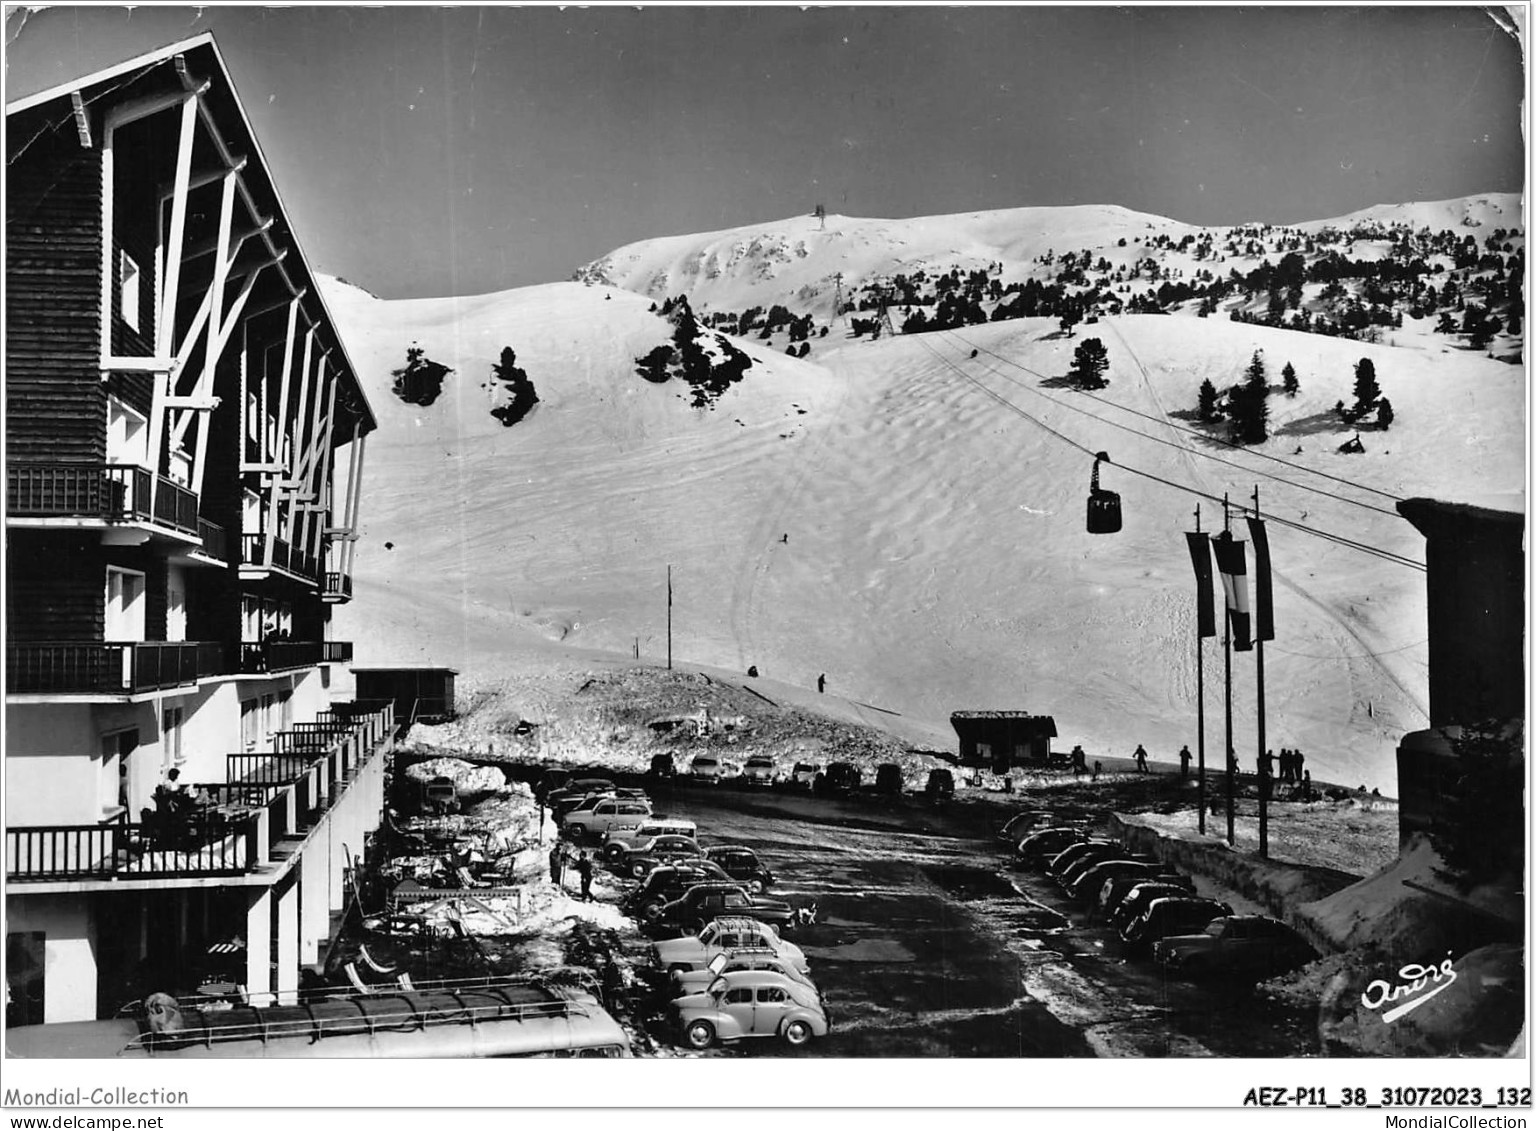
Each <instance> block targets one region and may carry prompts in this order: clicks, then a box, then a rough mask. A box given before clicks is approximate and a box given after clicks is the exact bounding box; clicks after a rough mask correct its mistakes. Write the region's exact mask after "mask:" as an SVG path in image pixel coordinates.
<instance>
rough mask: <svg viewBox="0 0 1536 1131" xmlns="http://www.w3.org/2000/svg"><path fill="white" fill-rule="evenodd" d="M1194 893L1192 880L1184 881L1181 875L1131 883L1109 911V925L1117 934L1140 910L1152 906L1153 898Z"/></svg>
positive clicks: (1137, 915) (1138, 914) (1139, 913)
mask: <svg viewBox="0 0 1536 1131" xmlns="http://www.w3.org/2000/svg"><path fill="white" fill-rule="evenodd" d="M1186 884H1187V886H1186ZM1194 894H1195V892H1194V882H1193V881H1186V880H1184V879H1183V878H1182V877H1180V878H1179V879H1177V880H1173V879H1159V880H1148V881H1146V882H1145V883H1139V884H1133V885H1132V886H1131V889H1130V891H1128V892H1127V893H1126V894H1125V897H1124V898H1123V899H1122V900H1121V901H1120V904H1119V906H1117V907H1115V908H1114V909H1113V910H1112V911H1111V912H1110V913H1109V925H1110V927H1111V928H1112V929H1113V930H1114V931H1115V933H1116V934H1118V933H1119V932H1120V930H1121V928H1123V927H1124V926H1125V925H1126V924H1127V923H1129V922H1131V921H1132V920H1133V919H1136V918H1137V917H1139V916H1140V915H1141V913H1142V912H1144V911H1145V910H1146V909H1147V908H1148V907H1150V906H1152V901H1153V900H1154V899H1167V898H1169V897H1170V896H1172V897H1175V898H1177V897H1179V896H1186V895H1194Z"/></svg>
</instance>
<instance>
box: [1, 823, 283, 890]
mask: <svg viewBox="0 0 1536 1131" xmlns="http://www.w3.org/2000/svg"><path fill="white" fill-rule="evenodd" d="M258 822H259V817H258V815H257V814H255V813H247V814H246V815H244V816H243V817H238V818H235V819H229V818H226V817H224V816H222V815H221V814H220V813H218V812H216V811H212V810H208V811H200V812H198V813H197V814H195V815H194V816H192V817H191V818H190V819H182V820H178V821H176V822H175V824H174V826H173V825H171V824H170V823H168V822H156V823H153V824H142V823H140V824H129V823H121V824H114V825H73V826H71V825H42V826H34V827H30V828H8V829H6V830H5V871H6V878H7V879H9V880H12V881H16V880H72V879H113V878H124V877H131V878H135V879H138V878H151V877H156V876H165V877H172V876H233V875H239V874H240V873H241V872H244V871H246V870H247V869H248V868H249V867H251V866H252V864H253V863H254V862H255V861H256V860H257V833H258Z"/></svg>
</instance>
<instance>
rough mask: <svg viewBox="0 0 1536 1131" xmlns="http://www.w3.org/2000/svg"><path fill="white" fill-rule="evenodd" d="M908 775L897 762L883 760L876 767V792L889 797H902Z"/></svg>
mask: <svg viewBox="0 0 1536 1131" xmlns="http://www.w3.org/2000/svg"><path fill="white" fill-rule="evenodd" d="M906 785H907V779H906V775H904V774H903V773H902V772H901V767H900V766H898V765H897V764H896V763H895V762H881V763H880V765H879V766H877V767H876V768H875V792H876V793H881V794H884V795H885V796H887V797H900V796H901V791H902V790H903V789H905V788H906Z"/></svg>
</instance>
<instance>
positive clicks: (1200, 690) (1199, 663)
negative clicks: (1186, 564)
mask: <svg viewBox="0 0 1536 1131" xmlns="http://www.w3.org/2000/svg"><path fill="white" fill-rule="evenodd" d="M1195 533H1196V534H1199V533H1200V504H1199V503H1196V504H1195ZM1207 553H1209V551H1207ZM1195 716H1196V719H1197V720H1198V721H1197V723H1196V725H1197V727H1198V736H1199V742H1198V745H1197V749H1198V751H1199V754H1200V765H1199V770H1198V773H1197V775H1196V780H1197V781H1198V782H1199V797H1200V835H1201V836H1204V835H1205V637H1203V636H1201V635H1200V617H1199V615H1198V613H1197V615H1196V616H1195Z"/></svg>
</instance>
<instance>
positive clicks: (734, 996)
mask: <svg viewBox="0 0 1536 1131" xmlns="http://www.w3.org/2000/svg"><path fill="white" fill-rule="evenodd" d="M751 1000H752V990H751V988H750V987H746V986H742V987H738V988H737V989H734V990H726V991H725V1001H726V1004H727V1005H731V1004H736V1005H741V1004H744V1003H746V1002H750V1001H751Z"/></svg>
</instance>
